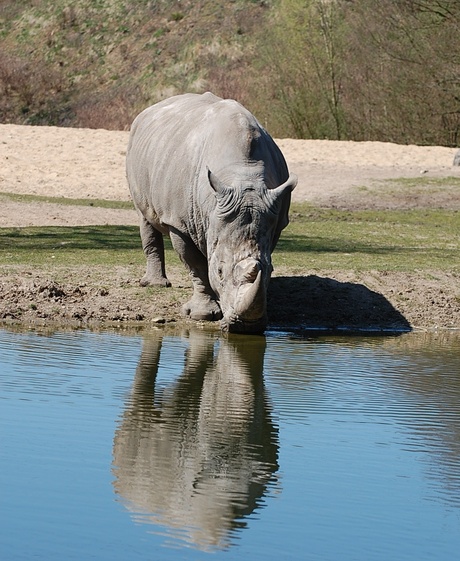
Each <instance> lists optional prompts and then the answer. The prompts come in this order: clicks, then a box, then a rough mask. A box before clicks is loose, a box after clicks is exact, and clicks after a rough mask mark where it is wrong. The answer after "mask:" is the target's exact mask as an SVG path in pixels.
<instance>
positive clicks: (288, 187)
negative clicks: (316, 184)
mask: <svg viewBox="0 0 460 561" xmlns="http://www.w3.org/2000/svg"><path fill="white" fill-rule="evenodd" d="M296 185H297V175H295V174H294V173H291V174H289V177H288V178H287V180H286V181H285V182H284V183H282V184H281V185H280V186H279V187H276V188H275V189H269V190H268V192H269V193H270V196H271V197H272V200H273V201H277V200H278V199H280V198H281V197H282V196H283V195H284V193H286V191H288V192H291V191H293V190H294V188H295V186H296Z"/></svg>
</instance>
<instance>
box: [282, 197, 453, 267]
mask: <svg viewBox="0 0 460 561" xmlns="http://www.w3.org/2000/svg"><path fill="white" fill-rule="evenodd" d="M459 255H460V213H459V212H455V211H444V210H425V209H423V210H406V211H392V210H380V211H371V210H362V211H340V210H334V209H315V208H313V207H309V206H307V205H293V206H292V213H291V223H290V225H289V226H288V228H287V229H286V230H285V231H284V232H283V234H282V236H281V239H280V242H279V244H278V247H277V251H276V252H275V254H274V259H273V260H274V265H275V266H279V265H283V266H290V267H293V268H295V269H302V268H323V269H354V270H371V269H373V270H374V269H375V270H387V271H396V270H398V271H408V272H409V271H413V270H416V269H444V270H459V268H460V258H459Z"/></svg>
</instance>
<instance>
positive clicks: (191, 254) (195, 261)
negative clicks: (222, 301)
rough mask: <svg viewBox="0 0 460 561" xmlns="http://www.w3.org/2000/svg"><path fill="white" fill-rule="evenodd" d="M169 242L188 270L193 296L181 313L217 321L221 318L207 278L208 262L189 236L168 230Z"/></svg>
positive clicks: (194, 317) (193, 317)
mask: <svg viewBox="0 0 460 561" xmlns="http://www.w3.org/2000/svg"><path fill="white" fill-rule="evenodd" d="M169 234H170V236H171V242H172V245H173V247H174V249H175V250H176V251H177V253H178V254H179V257H180V258H181V261H182V262H183V263H184V265H185V266H186V267H187V269H188V270H189V272H190V276H191V278H192V282H193V296H192V298H191V299H190V300H189V301H188V302H187V303H186V304H184V305H183V306H182V314H183V315H184V316H189V317H190V318H191V319H194V320H207V321H217V320H219V319H221V318H222V312H221V310H220V306H219V304H218V303H217V301H216V295H215V293H214V291H213V290H212V288H211V286H210V284H209V280H208V262H207V259H206V257H205V256H204V255H203V254H202V253H201V251H200V250H199V249H198V248H197V247H196V246H195V244H194V243H193V242H192V240H191V239H190V238H187V237H186V236H184V235H182V234H181V233H180V232H177V231H172V230H171V231H170V233H169Z"/></svg>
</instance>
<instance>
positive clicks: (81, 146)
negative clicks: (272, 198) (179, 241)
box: [0, 125, 460, 330]
mask: <svg viewBox="0 0 460 561" xmlns="http://www.w3.org/2000/svg"><path fill="white" fill-rule="evenodd" d="M0 134H1V137H0V138H1V140H0V163H1V166H0V192H12V193H18V194H35V195H46V196H63V197H69V198H88V199H91V198H93V199H111V200H128V199H129V195H128V189H127V186H126V180H125V175H124V158H125V150H126V144H127V140H128V133H125V132H111V131H101V130H99V131H93V130H85V129H59V128H55V127H21V126H16V125H0ZM279 144H280V146H281V148H282V150H283V153H284V154H285V156H286V159H287V161H288V164H289V166H290V169H291V170H292V171H294V172H295V173H297V175H298V176H299V184H298V186H297V188H296V189H295V191H294V197H293V198H294V200H295V201H307V202H310V203H313V204H317V205H321V206H333V207H340V208H420V207H422V208H433V207H437V208H446V209H451V210H452V209H453V210H458V209H459V208H460V192H459V181H458V180H459V178H460V168H458V167H454V166H452V163H453V158H454V155H455V152H456V149H450V148H443V147H417V146H397V145H394V144H388V143H379V142H375V143H369V142H366V143H353V142H333V141H311V140H305V141H303V140H289V139H285V140H281V141H279ZM417 178H423V181H421V182H420V184H419V185H417V182H415V183H404V181H401V179H414V180H416V179H417ZM430 178H431V179H433V180H437V179H439V178H444V179H443V181H442V182H438V181H434V183H433V184H431V185H430V183H429V182H428V183H427V181H426V179H430ZM449 178H450V179H449ZM91 224H93V225H101V224H120V225H122V224H137V216H136V214H135V212H134V211H129V210H115V209H102V208H96V207H78V206H64V205H56V204H51V203H36V202H17V201H12V200H2V204H1V208H0V226H3V227H7V226H8V227H23V226H32V225H37V226H40V225H55V226H60V225H63V226H77V225H91ZM168 271H169V275H170V278H171V281H172V282H173V286H174V287H173V288H171V289H150V288H149V289H143V288H141V287H139V284H138V279H139V278H140V277H141V276H142V274H143V271H142V269H139V268H132V267H131V268H129V267H126V268H121V269H117V270H112V269H111V270H105V269H104V268H97V270H95V269H94V268H91V267H83V266H80V267H73V268H70V267H69V268H67V269H58V268H54V269H46V268H41V269H40V270H39V271H35V270H30V269H27V268H20V267H3V269H2V270H1V271H0V321H3V322H7V323H21V324H37V323H38V324H49V323H56V324H62V323H66V324H71V325H74V324H75V325H89V324H91V325H93V324H117V325H120V324H128V323H134V324H137V325H139V326H142V325H151V324H152V323H153V324H155V323H166V322H173V321H178V320H180V321H182V320H181V316H180V308H181V305H182V303H184V302H185V301H186V300H187V299H188V298H189V297H190V294H191V284H190V281H189V279H188V277H187V276H186V274H185V272H184V271H183V270H182V269H177V270H175V269H173V270H172V271H171V269H168ZM77 279H78V280H77ZM459 281H460V279H459V276H458V275H457V274H455V273H448V272H442V271H441V272H440V271H430V272H426V271H423V272H419V273H418V272H416V273H412V274H404V273H390V272H381V271H374V272H366V273H354V272H349V271H343V272H340V271H304V272H303V274H302V276H291V275H290V274H289V271H276V272H275V276H274V278H273V281H272V283H271V286H270V292H269V298H268V304H269V320H270V325H271V326H272V327H288V328H292V327H297V328H299V327H300V328H305V329H307V328H308V329H316V328H321V329H322V328H328V329H370V330H407V329H411V328H420V329H435V328H450V329H451V328H456V329H459V328H460V282H459Z"/></svg>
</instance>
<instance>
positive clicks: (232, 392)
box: [113, 332, 278, 549]
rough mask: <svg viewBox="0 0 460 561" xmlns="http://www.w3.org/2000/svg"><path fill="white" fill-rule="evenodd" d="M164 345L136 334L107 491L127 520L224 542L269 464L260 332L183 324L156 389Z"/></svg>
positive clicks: (270, 430)
mask: <svg viewBox="0 0 460 561" xmlns="http://www.w3.org/2000/svg"><path fill="white" fill-rule="evenodd" d="M166 343H167V340H166V339H165V340H163V341H162V337H161V336H160V335H158V336H157V338H150V339H145V340H144V348H143V351H142V356H141V359H140V362H139V365H138V368H137V370H136V376H135V382H134V386H133V391H132V395H131V397H130V400H129V401H128V404H127V407H126V410H125V412H124V415H123V418H122V420H121V423H120V426H119V428H118V429H117V431H116V434H115V439H114V451H113V456H114V460H113V464H114V474H115V482H114V486H115V491H116V492H117V493H118V494H119V495H121V496H122V497H123V499H124V502H125V505H126V506H127V508H128V509H129V510H130V511H131V512H133V513H134V518H135V519H136V520H137V521H141V522H145V523H152V524H161V525H163V526H167V527H169V528H171V529H172V530H173V533H174V534H175V535H177V536H178V537H181V538H182V539H185V540H186V541H188V542H191V543H193V544H194V545H195V546H196V547H198V548H200V549H207V548H209V547H211V548H213V547H225V546H227V545H228V544H229V542H230V538H231V534H232V531H233V530H234V529H236V528H241V527H243V526H244V521H243V518H244V517H245V516H247V515H249V514H250V513H251V512H252V511H253V510H254V509H255V508H256V507H258V506H260V499H261V497H262V496H263V494H264V493H265V491H266V489H267V485H269V484H270V483H273V482H274V480H275V476H274V473H275V472H276V470H277V469H278V464H277V451H278V448H277V433H276V431H275V428H274V426H273V424H272V422H271V418H270V413H269V410H268V407H267V400H266V396H265V391H264V383H263V358H264V350H265V339H264V338H263V337H249V338H247V337H246V338H241V337H238V336H236V338H230V339H227V340H225V339H219V340H218V341H216V339H215V337H214V336H212V335H210V334H205V333H201V332H192V333H190V335H189V348H188V350H187V352H186V356H185V364H184V368H183V372H182V374H181V375H180V377H179V378H178V380H177V381H176V382H175V384H174V385H173V386H172V387H171V386H168V387H164V386H162V388H161V389H160V388H157V387H156V377H157V373H158V369H159V360H160V351H161V347H162V345H163V349H164V350H166Z"/></svg>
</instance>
